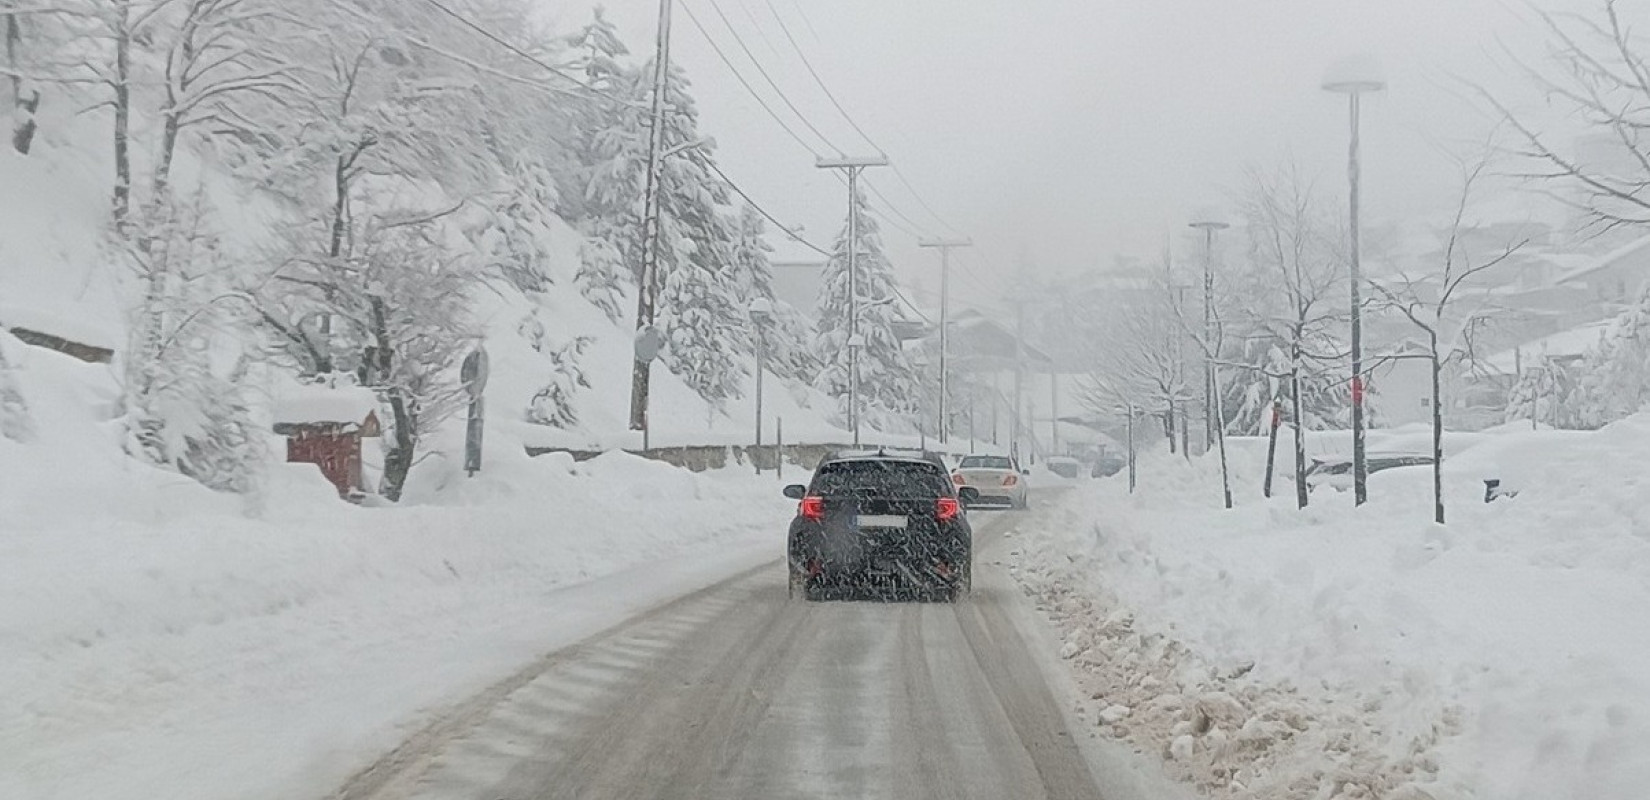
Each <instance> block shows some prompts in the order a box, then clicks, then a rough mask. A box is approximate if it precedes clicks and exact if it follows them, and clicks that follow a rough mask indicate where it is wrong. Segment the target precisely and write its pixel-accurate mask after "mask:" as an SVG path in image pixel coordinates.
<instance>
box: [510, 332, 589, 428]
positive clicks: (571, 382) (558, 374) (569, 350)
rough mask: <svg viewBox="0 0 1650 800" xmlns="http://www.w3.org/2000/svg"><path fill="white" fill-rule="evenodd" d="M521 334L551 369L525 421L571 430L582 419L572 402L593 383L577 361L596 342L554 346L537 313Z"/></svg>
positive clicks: (585, 338) (580, 339)
mask: <svg viewBox="0 0 1650 800" xmlns="http://www.w3.org/2000/svg"><path fill="white" fill-rule="evenodd" d="M518 332H519V333H520V334H521V335H522V336H523V337H524V338H526V339H527V341H528V344H530V345H531V346H532V348H533V350H534V351H535V352H538V353H541V354H543V355H544V357H545V359H546V362H547V364H546V366H547V367H548V368H549V378H548V380H547V381H546V382H545V384H544V386H543V387H542V388H540V389H539V390H538V391H537V392H535V393H534V394H533V399H532V400H531V401H530V402H529V403H528V404H527V410H526V419H527V421H528V422H532V423H534V424H538V425H549V426H550V427H553V428H571V427H573V426H575V425H577V424H578V423H579V415H578V411H577V409H576V408H575V407H574V403H573V398H574V397H576V396H577V395H578V393H579V390H581V389H589V388H590V381H589V380H588V379H586V378H585V376H584V370H582V369H580V368H579V362H578V358H579V356H582V355H584V351H585V349H586V348H588V347H589V346H590V345H591V344H592V343H594V342H595V339H593V338H592V337H589V336H575V337H573V338H572V339H569V340H567V341H565V342H562V343H559V344H558V343H555V342H552V341H550V339H549V338H548V331H547V329H546V328H545V325H544V321H543V320H541V319H539V318H538V314H537V313H536V312H535V313H534V314H533V315H532V316H529V317H527V318H526V319H524V320H522V322H521V326H520V327H519V328H518Z"/></svg>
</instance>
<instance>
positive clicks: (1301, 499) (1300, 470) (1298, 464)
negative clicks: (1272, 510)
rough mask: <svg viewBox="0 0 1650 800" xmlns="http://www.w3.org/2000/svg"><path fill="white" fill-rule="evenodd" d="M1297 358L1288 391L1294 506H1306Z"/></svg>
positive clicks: (1303, 443)
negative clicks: (1292, 422) (1291, 417)
mask: <svg viewBox="0 0 1650 800" xmlns="http://www.w3.org/2000/svg"><path fill="white" fill-rule="evenodd" d="M1298 360H1299V359H1298V354H1297V364H1296V366H1295V368H1294V369H1292V370H1290V372H1289V393H1290V394H1291V395H1293V398H1292V401H1291V405H1292V407H1293V410H1294V413H1295V507H1296V508H1306V505H1307V502H1308V499H1307V491H1306V431H1305V426H1304V425H1302V420H1303V417H1302V411H1303V408H1302V403H1301V369H1300V366H1299V363H1298Z"/></svg>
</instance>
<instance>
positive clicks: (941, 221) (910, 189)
mask: <svg viewBox="0 0 1650 800" xmlns="http://www.w3.org/2000/svg"><path fill="white" fill-rule="evenodd" d="M891 166H893V168H894V177H896V178H899V182H900V183H903V184H905V190H906V191H908V192H910V193H911V196H912V197H914V198H916V199H917V205H920V206H922V210H924V211H927V212H928V216H930V217H933V218H934V220H935V221H936V222H938V223H939V224H940V225H941V226H942V227H944V228H946V229H947V230H950V231H951V232H952V233H957V229H956V227H955V226H953V225H952V224H951V223H949V222H946V221H945V217H942V216H940V212H938V211H935V210H934V207H933V206H931V205H929V204H928V201H927V200H924V199H923V198H922V193H921V192H919V191H917V187H915V186H912V185H911V180H910V179H909V178H907V177H905V171H904V170H901V169H900V168H899V165H898V164H892V165H891Z"/></svg>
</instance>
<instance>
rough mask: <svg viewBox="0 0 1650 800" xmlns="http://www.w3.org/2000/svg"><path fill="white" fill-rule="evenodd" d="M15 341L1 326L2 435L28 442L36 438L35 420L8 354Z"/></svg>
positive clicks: (0, 394)
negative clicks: (7, 348)
mask: <svg viewBox="0 0 1650 800" xmlns="http://www.w3.org/2000/svg"><path fill="white" fill-rule="evenodd" d="M14 341H16V339H13V338H12V337H11V335H10V334H7V333H5V332H4V328H3V327H0V436H3V437H5V438H7V439H10V440H12V441H14V442H27V441H29V440H31V439H33V438H34V421H33V420H32V419H31V418H30V417H29V405H28V403H27V402H26V401H25V400H24V399H23V389H22V387H21V386H20V385H19V384H20V383H21V381H19V380H18V379H17V375H16V373H15V372H14V368H13V367H12V365H11V361H9V360H8V359H7V356H6V347H7V346H8V345H9V344H10V343H11V342H14Z"/></svg>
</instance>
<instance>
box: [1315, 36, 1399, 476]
mask: <svg viewBox="0 0 1650 800" xmlns="http://www.w3.org/2000/svg"><path fill="white" fill-rule="evenodd" d="M1323 88H1324V90H1325V91H1330V92H1335V93H1337V94H1344V95H1346V97H1347V108H1348V110H1349V112H1350V119H1351V127H1352V141H1351V145H1350V146H1349V147H1348V149H1347V153H1348V155H1347V167H1346V174H1347V182H1348V184H1349V187H1350V197H1351V200H1350V202H1349V203H1348V207H1349V209H1350V215H1351V222H1350V225H1351V227H1350V229H1349V231H1350V235H1349V238H1350V246H1351V251H1352V252H1351V273H1352V496H1353V504H1354V505H1360V506H1361V505H1363V504H1364V501H1366V500H1368V499H1369V486H1368V479H1369V469H1368V465H1367V463H1366V462H1365V459H1364V372H1363V367H1364V355H1363V313H1362V308H1361V306H1362V305H1363V303H1362V298H1361V297H1360V287H1359V283H1360V282H1362V280H1363V268H1362V264H1361V263H1360V260H1361V258H1362V254H1361V252H1360V250H1359V246H1358V234H1359V230H1358V205H1359V203H1360V201H1361V199H1362V198H1361V197H1360V196H1359V189H1360V187H1359V180H1360V179H1361V178H1362V175H1361V174H1360V167H1359V163H1358V135H1359V119H1358V115H1359V111H1360V107H1359V106H1360V101H1361V100H1362V98H1363V96H1364V95H1365V94H1368V93H1371V92H1379V91H1381V90H1382V89H1385V88H1386V79H1385V78H1384V77H1382V75H1381V69H1380V65H1379V64H1378V63H1376V61H1375V59H1374V58H1372V57H1370V56H1353V57H1351V58H1346V59H1343V60H1341V61H1339V62H1337V63H1336V64H1334V65H1333V66H1331V67H1330V68H1329V72H1328V73H1327V74H1326V75H1325V76H1324V81H1323Z"/></svg>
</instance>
